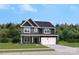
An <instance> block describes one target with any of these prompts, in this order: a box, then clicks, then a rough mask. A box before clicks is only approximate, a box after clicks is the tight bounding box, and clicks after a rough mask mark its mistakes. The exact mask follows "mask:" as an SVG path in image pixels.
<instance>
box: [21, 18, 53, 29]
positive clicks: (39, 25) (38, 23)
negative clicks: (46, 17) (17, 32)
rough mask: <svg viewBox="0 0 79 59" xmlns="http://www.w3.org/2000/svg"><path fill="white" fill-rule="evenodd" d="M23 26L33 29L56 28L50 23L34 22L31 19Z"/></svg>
mask: <svg viewBox="0 0 79 59" xmlns="http://www.w3.org/2000/svg"><path fill="white" fill-rule="evenodd" d="M21 26H33V27H54V26H53V25H52V24H51V23H50V22H46V21H32V20H31V19H29V20H28V21H24V22H23V23H22V24H21Z"/></svg>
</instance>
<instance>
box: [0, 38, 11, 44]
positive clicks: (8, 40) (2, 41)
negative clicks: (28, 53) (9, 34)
mask: <svg viewBox="0 0 79 59" xmlns="http://www.w3.org/2000/svg"><path fill="white" fill-rule="evenodd" d="M8 42H10V39H9V38H1V39H0V43H8Z"/></svg>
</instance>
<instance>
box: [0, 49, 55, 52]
mask: <svg viewBox="0 0 79 59" xmlns="http://www.w3.org/2000/svg"><path fill="white" fill-rule="evenodd" d="M35 51H54V49H41V50H5V51H0V52H35Z"/></svg>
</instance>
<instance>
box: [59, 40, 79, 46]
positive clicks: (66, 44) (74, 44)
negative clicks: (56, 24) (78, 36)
mask: <svg viewBox="0 0 79 59" xmlns="http://www.w3.org/2000/svg"><path fill="white" fill-rule="evenodd" d="M59 44H61V45H64V46H70V47H79V43H78V42H77V43H76V42H75V43H74V42H73V43H70V42H66V41H59Z"/></svg>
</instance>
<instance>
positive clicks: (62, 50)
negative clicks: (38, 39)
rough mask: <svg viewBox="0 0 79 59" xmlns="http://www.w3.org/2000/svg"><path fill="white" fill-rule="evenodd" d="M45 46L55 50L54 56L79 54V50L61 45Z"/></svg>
mask: <svg viewBox="0 0 79 59" xmlns="http://www.w3.org/2000/svg"><path fill="white" fill-rule="evenodd" d="M46 46H48V47H50V48H53V49H55V52H54V54H63V55H64V54H67V55H72V54H73V55H75V54H76V55H77V54H79V48H73V47H68V46H63V45H46Z"/></svg>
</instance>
